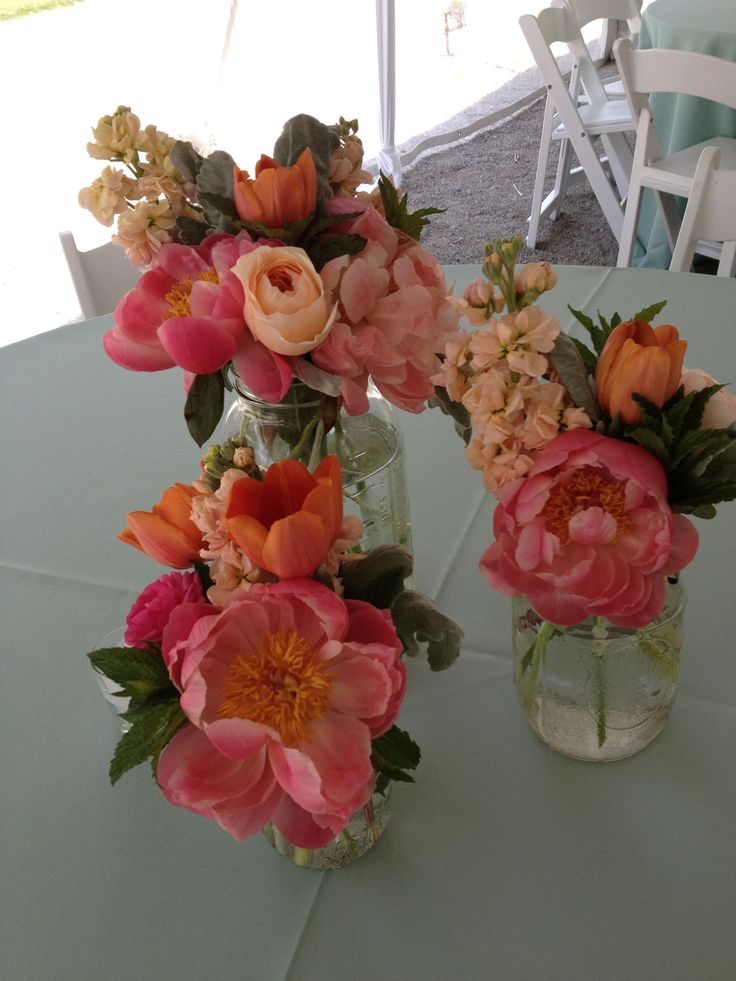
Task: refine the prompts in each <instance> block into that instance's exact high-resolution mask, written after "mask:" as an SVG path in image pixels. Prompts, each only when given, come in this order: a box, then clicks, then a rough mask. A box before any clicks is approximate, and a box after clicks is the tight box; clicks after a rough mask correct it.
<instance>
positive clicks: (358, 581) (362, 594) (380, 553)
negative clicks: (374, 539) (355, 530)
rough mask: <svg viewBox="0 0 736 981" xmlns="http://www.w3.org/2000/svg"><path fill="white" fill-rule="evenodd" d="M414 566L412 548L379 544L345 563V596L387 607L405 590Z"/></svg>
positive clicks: (343, 573)
mask: <svg viewBox="0 0 736 981" xmlns="http://www.w3.org/2000/svg"><path fill="white" fill-rule="evenodd" d="M413 566H414V560H413V559H412V555H411V552H409V551H407V549H405V548H403V547H402V546H401V545H377V546H376V548H372V549H370V550H369V551H367V552H366V553H365V555H364V556H363V557H362V558H361V559H359V560H358V561H354V562H345V563H343V565H342V566H341V574H342V584H343V596H344V598H345V599H360V600H364V601H365V602H366V603H371V604H372V605H373V606H377V607H378V608H379V609H380V610H387V609H389V608H390V607H391V604H392V603H393V602H394V600H395V599H396V597H397V596H398V595H399V594H400V593H401V591H402V590H403V588H404V581H405V580H406V579H408V578H409V576H410V575H411V573H412V569H413Z"/></svg>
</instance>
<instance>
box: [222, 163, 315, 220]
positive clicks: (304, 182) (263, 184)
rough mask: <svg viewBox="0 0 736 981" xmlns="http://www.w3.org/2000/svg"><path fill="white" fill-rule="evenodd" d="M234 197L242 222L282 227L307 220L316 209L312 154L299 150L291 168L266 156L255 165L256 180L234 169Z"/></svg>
mask: <svg viewBox="0 0 736 981" xmlns="http://www.w3.org/2000/svg"><path fill="white" fill-rule="evenodd" d="M233 197H234V200H235V207H236V209H237V212H238V215H239V216H240V218H241V219H242V220H243V221H254V222H258V223H259V224H261V225H266V226H267V227H268V228H283V227H284V226H285V225H288V224H290V223H291V222H295V221H300V220H301V219H302V218H308V217H309V216H310V215H311V214H312V213H313V211H314V210H315V208H316V206H317V171H316V169H315V166H314V160H313V159H312V151H311V150H310V149H309V147H307V148H306V149H304V150H302V152H301V154H300V155H299V157H298V159H297V161H296V163H295V164H294V165H293V166H292V167H280V166H278V165H277V164H276V163H275V161H274V160H272V159H271V157H267V156H266V155H265V154H264V155H263V156H261V159H260V160H259V161H258V163H257V164H256V176H255V180H252V179H251V178H250V177H248V174H247V172H245V171H243V170H240V169H239V168H238V167H235V169H234V172H233Z"/></svg>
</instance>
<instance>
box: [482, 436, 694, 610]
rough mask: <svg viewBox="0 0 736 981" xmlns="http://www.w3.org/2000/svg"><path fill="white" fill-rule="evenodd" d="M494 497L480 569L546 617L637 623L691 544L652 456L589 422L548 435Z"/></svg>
mask: <svg viewBox="0 0 736 981" xmlns="http://www.w3.org/2000/svg"><path fill="white" fill-rule="evenodd" d="M498 497H499V504H497V505H496V510H495V513H494V517H493V529H494V535H495V538H496V541H495V542H493V544H492V545H491V546H490V548H489V549H488V550H487V551H486V553H485V555H484V556H483V558H482V559H481V563H480V567H481V571H482V572H483V574H484V575H485V577H486V579H487V581H488V582H489V584H490V585H491V587H492V588H493V589H497V590H498V591H499V592H501V593H504V594H506V595H510V596H513V595H525V596H526V597H527V598H528V600H529V602H530V603H531V604H532V606H533V607H534V608H535V609H536V611H537V612H538V613H539V615H540V616H542V617H544V618H545V619H546V620H549V621H551V622H552V623H558V624H562V625H564V626H569V625H571V624H574V623H578V622H580V621H581V620H584V619H586V618H587V617H589V616H601V617H607V618H608V619H609V620H610V621H611V622H612V623H614V624H617V625H619V626H622V627H643V626H644V625H645V624H647V623H649V622H650V621H651V620H652V619H654V617H656V616H657V614H658V613H659V612H660V610H661V609H662V605H663V603H664V595H665V576H667V575H671V574H673V573H675V572H679V570H680V569H682V568H683V567H684V566H686V565H687V564H688V562H690V561H691V559H692V558H693V556H694V555H695V552H696V550H697V546H698V536H697V532H696V530H695V528H694V527H693V525H692V524H691V523H690V521H688V519H687V518H685V517H683V516H682V515H678V514H673V513H672V511H671V510H670V508H669V506H668V504H667V480H666V476H665V472H664V469H663V468H662V466H661V465H660V464H659V463H658V462H657V460H655V458H654V457H653V456H652V455H651V454H650V453H647V452H646V450H644V449H642V448H641V447H640V446H635V445H634V444H631V443H626V442H623V441H622V440H617V439H611V438H609V437H607V436H602V435H600V434H599V433H595V432H592V431H590V430H586V429H576V430H573V431H570V432H566V433H562V434H561V435H559V436H557V437H555V439H553V440H552V441H551V442H550V443H548V444H547V445H546V446H545V447H544V448H543V449H542V450H540V451H539V453H538V454H537V455H536V457H535V461H534V465H533V467H532V469H531V470H530V471H529V473H528V475H527V476H526V477H525V478H524V479H521V480H517V481H514V482H512V483H509V484H507V485H506V487H504V488H502V489H501V490H500V491H499V494H498Z"/></svg>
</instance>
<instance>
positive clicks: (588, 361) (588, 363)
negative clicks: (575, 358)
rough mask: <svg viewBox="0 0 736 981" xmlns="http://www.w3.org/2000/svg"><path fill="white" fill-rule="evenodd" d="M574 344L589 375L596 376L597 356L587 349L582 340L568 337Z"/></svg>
mask: <svg viewBox="0 0 736 981" xmlns="http://www.w3.org/2000/svg"><path fill="white" fill-rule="evenodd" d="M567 336H568V337H569V338H570V340H571V341H572V342H573V344H574V345H575V347H576V348H577V349H578V354H579V355H580V357H581V358H582V359H583V364H584V365H585V370H586V371H587V373H588V374H589V375H591V376H592V375H595V369H596V366H597V364H598V359H597V358H596V356H595V354H593V352H592V351H591V350H590V348H589V347H587V346H586V345H585V344H583V342H582V341H581V340H579V339H578V338H577V337H572V336H571V335H570V334H568V335H567Z"/></svg>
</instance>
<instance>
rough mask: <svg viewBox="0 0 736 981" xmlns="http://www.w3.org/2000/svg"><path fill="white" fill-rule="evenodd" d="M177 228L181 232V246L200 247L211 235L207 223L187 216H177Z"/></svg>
mask: <svg viewBox="0 0 736 981" xmlns="http://www.w3.org/2000/svg"><path fill="white" fill-rule="evenodd" d="M176 227H177V229H178V230H179V235H178V241H179V243H180V244H181V245H199V243H200V242H201V241H202V240H203V239H205V238H207V236H208V235H209V233H210V226H209V225H208V224H207V222H206V221H198V220H197V219H196V218H187V217H186V216H185V215H177V218H176Z"/></svg>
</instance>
